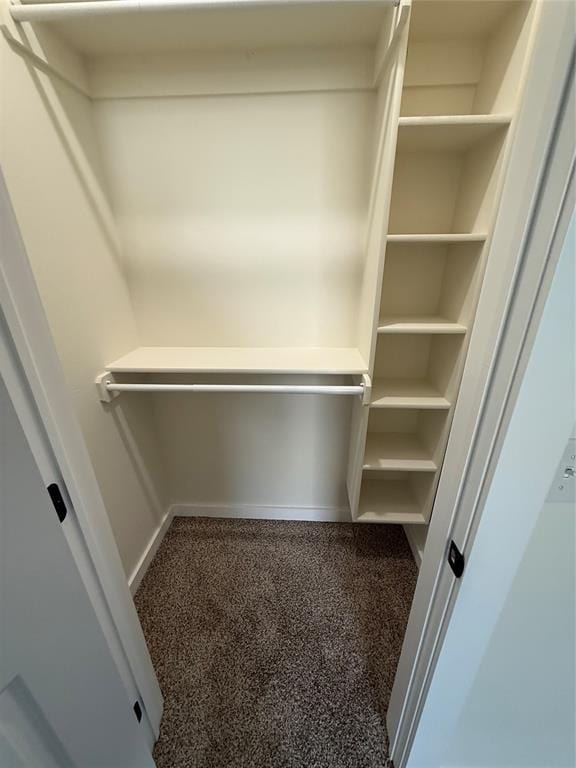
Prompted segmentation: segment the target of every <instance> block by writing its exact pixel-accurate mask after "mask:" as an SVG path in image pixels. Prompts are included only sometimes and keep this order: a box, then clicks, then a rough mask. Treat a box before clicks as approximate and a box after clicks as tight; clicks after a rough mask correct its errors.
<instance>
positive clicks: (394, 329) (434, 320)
mask: <svg viewBox="0 0 576 768" xmlns="http://www.w3.org/2000/svg"><path fill="white" fill-rule="evenodd" d="M378 333H434V334H437V333H443V334H445V333H466V326H465V325H461V324H460V323H454V322H453V321H451V320H447V319H446V318H444V317H438V316H436V315H430V316H428V315H424V316H417V317H412V316H410V315H395V316H390V317H381V318H380V320H379V321H378Z"/></svg>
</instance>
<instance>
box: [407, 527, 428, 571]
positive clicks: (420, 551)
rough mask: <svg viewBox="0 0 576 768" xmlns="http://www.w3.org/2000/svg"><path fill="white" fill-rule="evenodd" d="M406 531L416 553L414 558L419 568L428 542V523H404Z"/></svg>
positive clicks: (411, 547)
mask: <svg viewBox="0 0 576 768" xmlns="http://www.w3.org/2000/svg"><path fill="white" fill-rule="evenodd" d="M403 528H404V533H405V534H406V538H407V539H408V544H410V549H411V550H412V554H413V555H414V560H415V561H416V565H417V566H418V569H420V566H421V565H422V556H423V555H424V545H425V544H426V533H427V531H428V526H427V525H404V526H403Z"/></svg>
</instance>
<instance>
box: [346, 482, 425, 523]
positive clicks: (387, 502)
mask: <svg viewBox="0 0 576 768" xmlns="http://www.w3.org/2000/svg"><path fill="white" fill-rule="evenodd" d="M356 522H357V523H413V524H420V525H423V524H425V523H426V519H425V517H424V515H423V514H422V511H421V509H420V505H419V504H418V502H417V500H416V499H415V497H414V495H413V493H412V489H411V487H410V484H409V483H408V481H407V480H404V479H402V480H385V481H381V480H377V481H370V480H367V479H364V480H363V482H362V490H361V492H360V503H359V506H358V515H357V517H356Z"/></svg>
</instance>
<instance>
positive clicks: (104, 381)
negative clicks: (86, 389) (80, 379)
mask: <svg viewBox="0 0 576 768" xmlns="http://www.w3.org/2000/svg"><path fill="white" fill-rule="evenodd" d="M94 383H95V384H96V390H97V391H98V399H99V400H100V402H101V403H111V402H112V400H114V399H115V398H116V397H118V395H119V394H120V392H114V391H112V390H110V389H108V384H114V375H113V374H112V373H110V372H109V371H105V372H104V373H99V374H98V376H96V378H95V380H94Z"/></svg>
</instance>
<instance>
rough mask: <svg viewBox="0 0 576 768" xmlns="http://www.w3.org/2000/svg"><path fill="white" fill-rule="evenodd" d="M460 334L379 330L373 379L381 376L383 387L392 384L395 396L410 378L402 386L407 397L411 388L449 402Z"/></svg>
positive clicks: (453, 389) (456, 375) (460, 351)
mask: <svg viewBox="0 0 576 768" xmlns="http://www.w3.org/2000/svg"><path fill="white" fill-rule="evenodd" d="M463 338H464V337H463V336H460V335H458V336H451V335H444V336H443V335H423V334H422V335H421V334H403V335H394V334H390V335H388V334H382V335H380V336H379V337H378V342H377V345H376V359H375V365H374V380H375V381H382V380H383V381H385V382H386V385H387V387H390V386H392V387H393V388H394V389H393V392H395V393H396V394H395V396H402V387H403V386H405V385H406V382H410V383H409V385H408V389H407V390H406V396H408V397H410V396H412V397H414V396H415V394H414V393H415V392H426V393H435V394H434V395H433V396H434V397H436V398H443V399H445V400H447V401H448V402H453V400H454V397H455V395H456V392H457V389H458V384H459V375H460V374H459V365H458V363H459V362H460V361H461V359H462V357H461V356H463V354H464V345H463ZM427 396H430V394H428V395H427ZM375 397H378V390H376V391H375V392H373V394H372V399H373V400H374V398H375ZM438 405H440V403H438V401H437V402H436V406H438ZM442 405H443V404H442Z"/></svg>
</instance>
